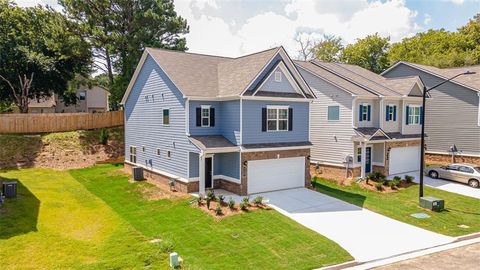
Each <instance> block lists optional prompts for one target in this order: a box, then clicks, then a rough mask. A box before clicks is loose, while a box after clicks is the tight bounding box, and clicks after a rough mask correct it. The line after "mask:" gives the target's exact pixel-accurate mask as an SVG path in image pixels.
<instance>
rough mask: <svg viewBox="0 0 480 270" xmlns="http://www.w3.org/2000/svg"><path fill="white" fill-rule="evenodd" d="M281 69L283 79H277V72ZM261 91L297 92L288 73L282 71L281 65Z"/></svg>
mask: <svg viewBox="0 0 480 270" xmlns="http://www.w3.org/2000/svg"><path fill="white" fill-rule="evenodd" d="M277 71H280V72H281V73H282V81H281V82H276V81H275V72H277ZM259 91H268V92H280V93H296V91H295V89H294V88H293V86H292V85H291V84H290V82H289V81H288V79H287V77H286V75H285V74H284V73H283V72H282V70H281V69H280V67H277V68H276V69H275V70H274V71H273V72H272V73H271V74H270V76H269V77H268V78H267V79H266V80H265V82H264V84H263V85H262V87H261V88H260V89H259Z"/></svg>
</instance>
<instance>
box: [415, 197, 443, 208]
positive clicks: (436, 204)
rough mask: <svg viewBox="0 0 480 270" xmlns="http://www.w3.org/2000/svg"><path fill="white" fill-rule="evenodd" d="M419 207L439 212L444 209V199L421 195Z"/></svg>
mask: <svg viewBox="0 0 480 270" xmlns="http://www.w3.org/2000/svg"><path fill="white" fill-rule="evenodd" d="M420 207H422V208H425V209H429V210H432V211H435V212H440V211H443V210H444V209H445V201H444V200H442V199H439V198H435V197H421V198H420Z"/></svg>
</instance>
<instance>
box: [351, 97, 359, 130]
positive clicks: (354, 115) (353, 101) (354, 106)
mask: <svg viewBox="0 0 480 270" xmlns="http://www.w3.org/2000/svg"><path fill="white" fill-rule="evenodd" d="M357 99H358V98H357V97H353V99H352V127H353V128H356V127H357V126H355V119H356V117H357V116H356V115H358V114H356V113H355V108H356V107H357Z"/></svg>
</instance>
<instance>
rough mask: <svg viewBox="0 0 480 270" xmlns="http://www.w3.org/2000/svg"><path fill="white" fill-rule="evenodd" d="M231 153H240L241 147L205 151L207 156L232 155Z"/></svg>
mask: <svg viewBox="0 0 480 270" xmlns="http://www.w3.org/2000/svg"><path fill="white" fill-rule="evenodd" d="M231 152H240V147H239V146H230V147H225V148H219V149H215V148H213V149H205V150H204V153H205V154H220V153H231Z"/></svg>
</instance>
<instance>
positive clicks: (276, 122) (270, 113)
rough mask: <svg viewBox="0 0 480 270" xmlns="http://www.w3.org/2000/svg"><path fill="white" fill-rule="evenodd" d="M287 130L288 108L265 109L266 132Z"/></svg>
mask: <svg viewBox="0 0 480 270" xmlns="http://www.w3.org/2000/svg"><path fill="white" fill-rule="evenodd" d="M286 130H288V107H270V106H269V107H267V131H286Z"/></svg>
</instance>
